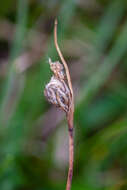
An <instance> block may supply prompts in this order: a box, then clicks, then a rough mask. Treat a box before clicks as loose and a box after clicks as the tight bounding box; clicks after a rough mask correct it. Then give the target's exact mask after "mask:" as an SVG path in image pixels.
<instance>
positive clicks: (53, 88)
mask: <svg viewBox="0 0 127 190" xmlns="http://www.w3.org/2000/svg"><path fill="white" fill-rule="evenodd" d="M49 64H50V68H51V70H52V71H53V76H52V78H51V80H50V82H49V83H48V84H47V85H46V87H45V90H44V94H45V96H46V98H47V100H48V101H49V102H50V103H52V104H54V105H56V106H58V107H60V108H61V109H62V110H64V111H65V112H66V113H67V112H68V111H69V103H70V90H69V88H68V85H67V83H66V77H65V71H64V67H63V65H62V64H61V63H60V62H59V61H56V62H52V61H51V59H50V58H49Z"/></svg>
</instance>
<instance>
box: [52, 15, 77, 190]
mask: <svg viewBox="0 0 127 190" xmlns="http://www.w3.org/2000/svg"><path fill="white" fill-rule="evenodd" d="M54 43H55V47H56V50H57V52H58V54H59V57H60V59H61V61H62V64H63V65H64V68H65V74H66V78H67V83H68V87H69V90H70V103H69V110H68V112H67V113H66V115H67V122H68V133H69V170H68V177H67V185H66V190H70V189H71V183H72V176H73V162H74V137H73V115H74V96H73V89H72V83H71V77H70V73H69V69H68V66H67V63H66V61H65V59H64V57H63V55H62V52H61V50H60V48H59V45H58V42H57V19H56V20H55V24H54Z"/></svg>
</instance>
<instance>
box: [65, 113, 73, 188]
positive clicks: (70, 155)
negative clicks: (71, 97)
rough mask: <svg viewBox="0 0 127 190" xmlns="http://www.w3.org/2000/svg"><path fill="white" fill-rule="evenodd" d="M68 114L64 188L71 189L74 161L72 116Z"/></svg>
mask: <svg viewBox="0 0 127 190" xmlns="http://www.w3.org/2000/svg"><path fill="white" fill-rule="evenodd" d="M70 116H71V115H70V114H68V116H67V121H68V134H69V169H68V177H67V184H66V190H70V189H71V183H72V176H73V162H74V134H73V118H70ZM72 116H73V115H72Z"/></svg>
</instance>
